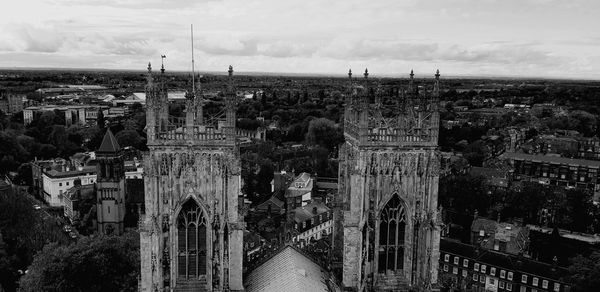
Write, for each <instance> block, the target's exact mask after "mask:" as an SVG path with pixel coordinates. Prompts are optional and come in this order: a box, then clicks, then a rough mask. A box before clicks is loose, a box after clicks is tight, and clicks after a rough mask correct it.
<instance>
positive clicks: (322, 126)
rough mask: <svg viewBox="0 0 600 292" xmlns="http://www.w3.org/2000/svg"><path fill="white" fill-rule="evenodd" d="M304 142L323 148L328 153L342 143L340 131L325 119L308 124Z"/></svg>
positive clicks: (342, 137)
mask: <svg viewBox="0 0 600 292" xmlns="http://www.w3.org/2000/svg"><path fill="white" fill-rule="evenodd" d="M306 142H308V143H309V144H312V145H320V146H323V147H325V148H326V149H327V150H329V152H331V151H333V149H334V148H336V147H337V146H338V145H339V144H341V143H342V142H344V134H343V132H342V129H340V128H339V127H337V126H336V125H335V123H334V122H333V121H332V120H329V119H326V118H319V119H314V120H312V121H310V122H309V124H308V132H307V133H306Z"/></svg>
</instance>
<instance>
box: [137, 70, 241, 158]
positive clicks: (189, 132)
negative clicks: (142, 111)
mask: <svg viewBox="0 0 600 292" xmlns="http://www.w3.org/2000/svg"><path fill="white" fill-rule="evenodd" d="M164 72H165V70H164V67H163V68H161V73H160V74H154V73H153V72H152V67H151V65H150V64H148V73H147V84H146V89H145V91H146V130H147V135H148V146H149V147H152V146H166V145H170V146H177V145H180V146H185V145H194V146H202V147H205V146H208V147H235V142H236V135H235V134H236V133H235V90H234V85H233V67H231V66H230V67H229V82H228V87H227V93H226V95H225V107H224V110H223V111H222V112H221V113H219V115H220V116H215V117H208V118H207V117H205V116H204V112H203V100H202V93H201V92H202V91H201V88H200V86H199V85H197V86H194V87H192V90H191V91H188V92H187V93H186V95H185V96H186V103H185V117H173V116H170V115H169V104H168V98H167V88H166V86H165V79H166V78H165V76H164ZM222 118H224V120H225V122H224V123H222V125H221V126H220V127H219V126H217V122H218V120H220V119H222Z"/></svg>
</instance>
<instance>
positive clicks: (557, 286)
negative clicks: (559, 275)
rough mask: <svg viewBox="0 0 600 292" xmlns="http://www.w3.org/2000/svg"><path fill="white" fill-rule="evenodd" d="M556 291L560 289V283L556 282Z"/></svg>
mask: <svg viewBox="0 0 600 292" xmlns="http://www.w3.org/2000/svg"><path fill="white" fill-rule="evenodd" d="M554 291H556V292H558V291H560V284H558V283H554Z"/></svg>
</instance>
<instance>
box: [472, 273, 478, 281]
mask: <svg viewBox="0 0 600 292" xmlns="http://www.w3.org/2000/svg"><path fill="white" fill-rule="evenodd" d="M477 280H478V279H477V274H473V281H475V282H477Z"/></svg>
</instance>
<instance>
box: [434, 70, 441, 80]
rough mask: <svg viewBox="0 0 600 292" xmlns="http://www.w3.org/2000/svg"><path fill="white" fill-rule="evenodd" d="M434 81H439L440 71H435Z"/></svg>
mask: <svg viewBox="0 0 600 292" xmlns="http://www.w3.org/2000/svg"><path fill="white" fill-rule="evenodd" d="M435 79H440V69H437V71H435Z"/></svg>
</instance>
